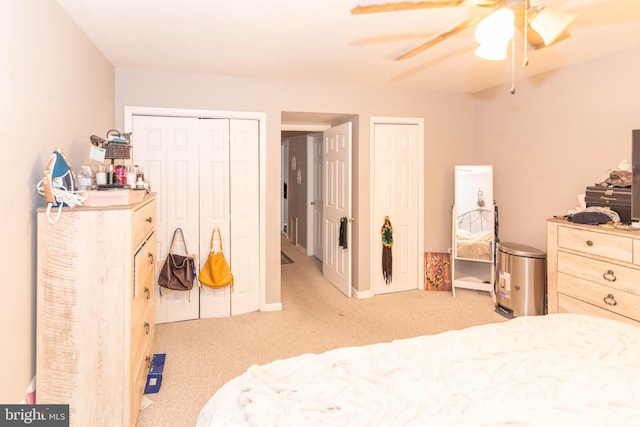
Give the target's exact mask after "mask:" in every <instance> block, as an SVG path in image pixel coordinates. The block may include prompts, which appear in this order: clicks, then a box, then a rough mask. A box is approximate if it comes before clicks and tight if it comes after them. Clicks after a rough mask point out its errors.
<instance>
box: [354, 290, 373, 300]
mask: <svg viewBox="0 0 640 427" xmlns="http://www.w3.org/2000/svg"><path fill="white" fill-rule="evenodd" d="M374 295H375V294H374V293H373V291H358V290H357V289H355V288H351V296H352V297H353V298H355V299H366V298H373V296H374Z"/></svg>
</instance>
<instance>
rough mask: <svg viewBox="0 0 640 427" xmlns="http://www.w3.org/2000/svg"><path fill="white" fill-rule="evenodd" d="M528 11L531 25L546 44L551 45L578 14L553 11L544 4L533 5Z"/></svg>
mask: <svg viewBox="0 0 640 427" xmlns="http://www.w3.org/2000/svg"><path fill="white" fill-rule="evenodd" d="M528 13H529V25H531V28H533V30H534V31H535V32H536V33H538V34H539V35H540V37H541V38H542V40H543V41H544V44H545V46H549V45H550V44H552V43H553V42H554V41H556V39H557V38H558V37H560V36H561V35H562V33H564V31H565V30H566V29H567V27H568V26H569V25H570V24H571V23H572V22H573V21H574V19H576V16H577V15H574V14H570V13H562V12H556V11H552V10H549V9H546V8H545V7H544V6H535V7H532V8H531V9H529V11H528Z"/></svg>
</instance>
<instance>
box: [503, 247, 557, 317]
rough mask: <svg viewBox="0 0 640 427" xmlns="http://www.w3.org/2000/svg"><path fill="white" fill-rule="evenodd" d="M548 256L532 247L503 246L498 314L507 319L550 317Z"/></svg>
mask: <svg viewBox="0 0 640 427" xmlns="http://www.w3.org/2000/svg"><path fill="white" fill-rule="evenodd" d="M546 258H547V255H546V254H545V253H544V252H542V251H540V250H538V249H536V248H532V247H531V246H525V245H520V244H518V243H510V242H500V243H498V252H497V260H496V272H497V273H496V276H495V277H496V311H497V312H498V313H500V314H502V315H503V316H505V317H509V318H511V317H518V316H536V315H540V314H546V310H547V307H546V299H547V298H546V296H547V268H546Z"/></svg>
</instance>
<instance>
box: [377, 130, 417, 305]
mask: <svg viewBox="0 0 640 427" xmlns="http://www.w3.org/2000/svg"><path fill="white" fill-rule="evenodd" d="M419 136H420V134H419V128H418V125H415V124H382V123H376V124H375V125H374V144H375V147H374V172H373V174H372V175H373V179H374V187H373V188H374V190H373V191H372V197H373V198H374V209H373V216H372V221H373V223H372V225H373V228H374V231H375V233H373V235H372V238H371V242H372V245H373V249H372V251H373V260H372V263H373V272H374V274H372V278H371V280H372V284H373V286H372V289H373V290H374V293H376V294H383V293H389V292H398V291H405V290H410V289H417V288H418V286H419V283H420V280H419V278H420V277H421V276H419V262H420V261H421V260H422V259H423V255H422V254H421V253H420V252H421V251H420V249H419V245H418V236H419V235H420V232H419V227H418V224H419V221H418V217H419V215H418V213H419V205H418V203H419V199H420V198H419V197H418V196H419V192H418V189H419V183H420V178H419V159H420V156H421V154H420V153H421V150H420V147H419ZM386 216H388V217H389V218H390V220H391V225H392V226H393V247H392V256H393V264H392V281H391V283H386V282H385V280H384V278H383V275H382V267H381V260H382V242H381V239H380V232H379V230H380V229H381V228H382V225H383V223H384V220H385V217H386ZM376 266H377V267H376Z"/></svg>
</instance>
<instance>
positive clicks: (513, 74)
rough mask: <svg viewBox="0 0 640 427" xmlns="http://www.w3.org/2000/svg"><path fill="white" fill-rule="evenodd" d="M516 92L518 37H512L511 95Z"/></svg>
mask: <svg viewBox="0 0 640 427" xmlns="http://www.w3.org/2000/svg"><path fill="white" fill-rule="evenodd" d="M515 93H516V38H515V37H513V38H512V39H511V95H515Z"/></svg>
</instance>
